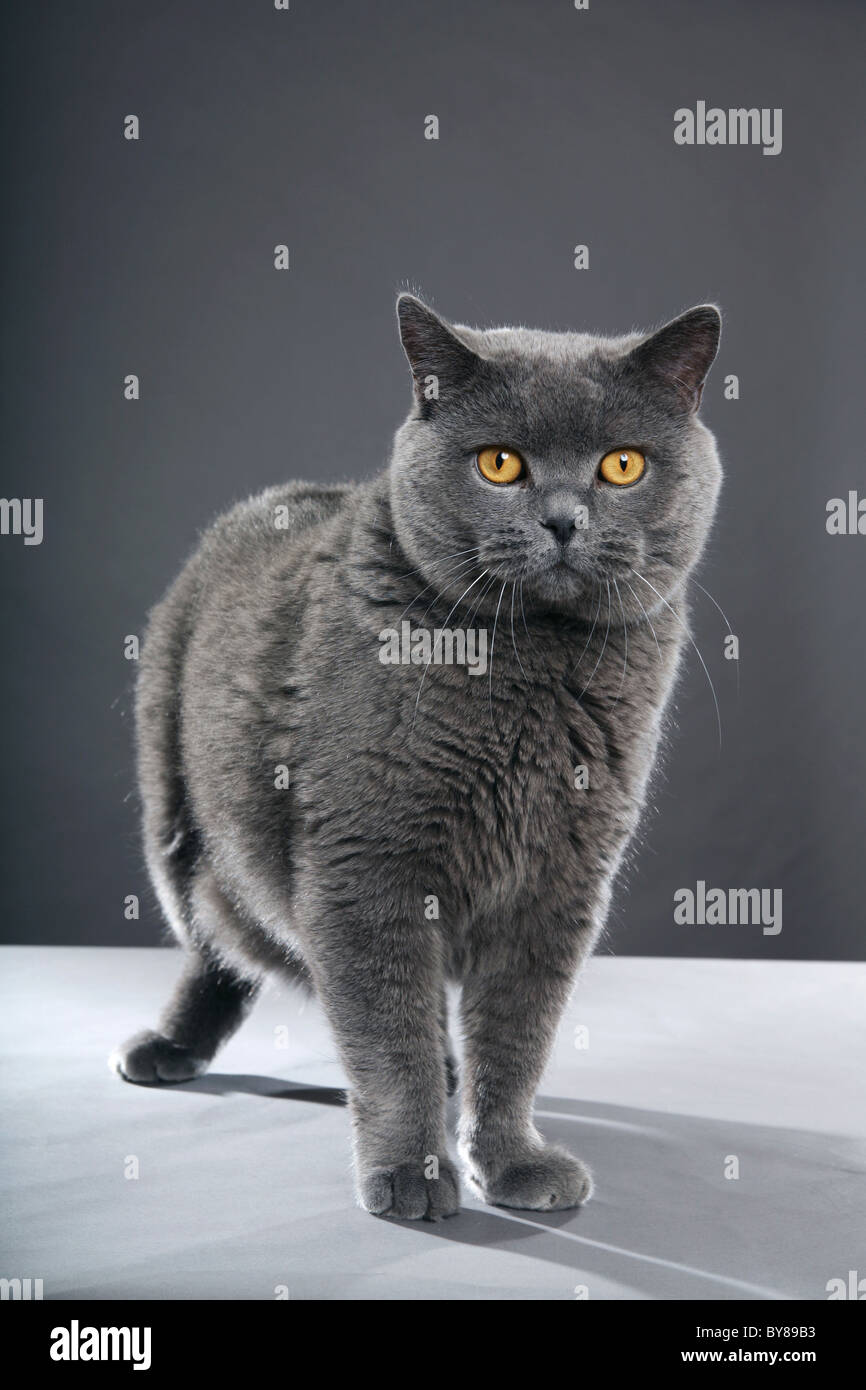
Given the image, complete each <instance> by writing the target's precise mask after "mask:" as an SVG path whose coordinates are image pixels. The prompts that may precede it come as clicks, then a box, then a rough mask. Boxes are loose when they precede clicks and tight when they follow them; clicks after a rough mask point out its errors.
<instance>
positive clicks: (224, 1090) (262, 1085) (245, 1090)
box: [172, 1071, 348, 1105]
mask: <svg viewBox="0 0 866 1390" xmlns="http://www.w3.org/2000/svg"><path fill="white" fill-rule="evenodd" d="M172 1089H173V1090H178V1091H198V1092H200V1093H201V1094H202V1095H207V1096H229V1095H248V1096H264V1097H266V1098H267V1099H268V1100H303V1101H307V1102H308V1103H309V1104H312V1105H346V1104H347V1102H348V1096H347V1095H346V1092H345V1091H344V1090H343V1089H342V1088H341V1087H339V1086H311V1085H309V1084H308V1083H307V1082H305V1081H286V1080H285V1079H280V1078H279V1077H276V1076H252V1075H245V1074H244V1073H235V1072H217V1071H212V1072H208V1073H207V1074H206V1075H205V1076H197V1077H196V1078H195V1080H194V1081H181V1082H179V1083H178V1084H177V1085H176V1086H175V1087H173V1088H172Z"/></svg>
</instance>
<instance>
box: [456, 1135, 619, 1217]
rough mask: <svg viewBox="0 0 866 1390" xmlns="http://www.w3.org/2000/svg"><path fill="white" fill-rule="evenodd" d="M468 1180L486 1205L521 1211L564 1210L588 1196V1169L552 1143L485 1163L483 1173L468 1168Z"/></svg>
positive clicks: (585, 1200)
mask: <svg viewBox="0 0 866 1390" xmlns="http://www.w3.org/2000/svg"><path fill="white" fill-rule="evenodd" d="M470 1181H471V1183H472V1185H473V1187H474V1188H475V1189H476V1191H477V1192H478V1193H479V1195H480V1196H481V1197H482V1198H483V1199H484V1201H485V1202H488V1203H489V1204H490V1206H494V1207H517V1208H519V1209H521V1210H523V1211H564V1210H566V1209H567V1208H569V1207H579V1206H580V1205H581V1204H582V1203H583V1202H588V1201H589V1199H590V1197H591V1196H592V1175H591V1173H590V1171H589V1169H588V1168H587V1167H586V1166H585V1165H584V1164H583V1163H581V1162H580V1159H578V1158H575V1157H574V1155H573V1154H570V1153H568V1152H567V1150H566V1149H558V1148H556V1147H554V1146H553V1145H547V1146H546V1147H545V1148H543V1149H539V1150H538V1152H537V1153H532V1154H526V1155H521V1157H519V1158H516V1159H514V1160H513V1161H508V1160H507V1159H506V1160H505V1161H503V1162H501V1163H497V1164H495V1165H492V1166H491V1165H489V1166H487V1167H486V1169H485V1171H483V1172H481V1171H479V1170H478V1168H477V1167H471V1169H470Z"/></svg>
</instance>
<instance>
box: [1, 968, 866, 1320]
mask: <svg viewBox="0 0 866 1390" xmlns="http://www.w3.org/2000/svg"><path fill="white" fill-rule="evenodd" d="M177 966H178V961H177V957H176V955H175V953H174V952H171V951H165V950H131V949H130V950H124V949H117V950H106V949H99V948H93V949H90V948H75V947H70V948H57V949H47V948H27V947H7V948H5V949H4V950H3V951H2V953H0V970H2V991H3V996H4V999H3V1009H2V1035H0V1036H2V1042H0V1051H2V1057H3V1088H2V1091H3V1114H4V1117H5V1118H4V1139H3V1149H4V1160H3V1164H2V1168H3V1176H2V1190H3V1196H2V1202H3V1236H2V1246H0V1249H2V1269H0V1273H2V1274H3V1275H5V1276H6V1277H7V1278H11V1277H15V1276H17V1277H21V1278H27V1277H30V1278H41V1279H43V1280H44V1289H45V1297H46V1298H68V1297H76V1298H112V1299H114V1298H117V1299H126V1298H158V1299H164V1298H226V1299H230V1298H273V1297H274V1290H275V1287H276V1286H278V1285H287V1286H288V1289H289V1293H290V1297H291V1298H292V1299H313V1298H327V1299H379V1298H381V1299H428V1298H430V1299H556V1300H562V1299H566V1300H571V1299H574V1297H575V1288H576V1286H578V1285H586V1286H587V1288H588V1294H589V1298H590V1299H611V1298H616V1299H635V1298H655V1299H671V1298H674V1299H682V1298H699V1299H736V1298H750V1299H772V1298H791V1297H793V1298H799V1299H823V1298H826V1291H825V1286H826V1283H827V1281H828V1280H829V1279H831V1278H836V1277H842V1278H846V1277H847V1272H848V1270H850V1269H857V1270H859V1271H860V1273H861V1275H862V1274H863V1273H866V1234H864V1233H866V1220H864V1216H866V1182H864V1171H866V1144H864V1138H866V1105H864V1084H863V1074H864V1065H863V1064H864V1027H863V1021H862V1020H863V1005H864V1001H866V966H864V965H850V964H841V965H840V964H814V963H795V962H773V963H767V962H757V961H751V962H742V961H686V960H658V959H654V960H643V959H636V958H633V957H632V958H627V959H620V960H616V959H610V958H607V957H602V958H599V959H596V960H594V961H592V962H591V964H590V966H589V967H588V969H587V971H586V972H585V974H584V977H583V979H582V981H581V983H580V986H579V987H578V990H577V991H576V994H575V998H574V1000H573V1003H572V1005H571V1007H570V1009H569V1013H568V1016H567V1018H566V1019H565V1020H564V1021H563V1025H562V1028H561V1029H560V1034H559V1041H558V1044H557V1048H556V1052H555V1056H554V1058H553V1061H552V1063H551V1066H550V1068H549V1069H548V1073H547V1076H546V1077H545V1080H544V1084H543V1085H542V1088H541V1093H540V1097H539V1102H538V1124H539V1127H540V1129H541V1130H542V1132H543V1133H544V1134H545V1135H546V1136H547V1137H548V1138H550V1139H554V1140H557V1141H559V1142H563V1143H566V1144H568V1146H569V1147H571V1148H572V1149H573V1150H574V1151H575V1152H576V1153H579V1154H580V1155H581V1157H583V1158H584V1159H586V1160H587V1161H588V1162H589V1164H590V1166H591V1167H592V1169H593V1172H594V1174H595V1178H596V1196H595V1198H594V1199H593V1201H592V1202H591V1203H590V1204H589V1206H587V1207H586V1208H585V1209H584V1210H583V1211H581V1212H563V1213H557V1214H553V1215H545V1216H540V1215H534V1214H532V1213H528V1212H527V1213H517V1212H507V1211H504V1210H500V1209H496V1208H490V1207H485V1206H483V1205H482V1204H481V1203H479V1202H477V1201H475V1200H474V1199H472V1198H470V1197H468V1196H465V1207H464V1210H463V1211H462V1212H461V1213H460V1214H459V1215H458V1216H456V1217H454V1218H453V1219H451V1220H449V1221H446V1222H443V1223H439V1224H436V1225H431V1224H428V1223H419V1224H414V1223H405V1224H399V1225H398V1224H394V1223H391V1222H387V1221H383V1220H377V1219H376V1218H374V1217H371V1216H368V1215H366V1214H365V1213H364V1212H362V1211H360V1210H359V1209H358V1208H356V1207H355V1206H354V1204H353V1193H352V1185H351V1176H350V1170H349V1138H348V1121H347V1116H346V1112H345V1110H344V1109H343V1108H342V1106H341V1105H339V1104H338V1103H334V1100H335V1098H334V1096H333V1095H332V1094H331V1093H330V1092H328V1091H325V1092H324V1093H322V1092H321V1091H319V1092H317V1091H316V1090H315V1088H323V1087H324V1088H327V1087H339V1086H341V1085H342V1082H343V1077H342V1073H341V1070H340V1067H339V1064H338V1062H337V1060H336V1057H335V1052H334V1047H333V1044H332V1043H331V1040H330V1037H329V1035H328V1032H327V1029H326V1028H325V1025H324V1023H323V1021H322V1018H321V1016H320V1013H319V1011H318V1008H317V1007H316V1006H315V1005H314V1004H311V1003H309V1002H307V1003H305V1002H304V1001H303V1000H302V999H301V998H300V997H299V996H298V995H296V994H293V993H291V992H289V991H285V992H283V993H278V992H276V990H274V991H272V992H271V993H270V994H269V995H268V996H267V997H266V998H265V999H263V1000H262V1001H261V1002H260V1003H259V1004H258V1005H257V1006H256V1009H255V1011H254V1013H253V1014H252V1016H251V1017H250V1018H249V1019H248V1020H247V1022H246V1024H245V1025H244V1027H243V1028H242V1029H241V1031H240V1033H238V1034H237V1036H236V1037H235V1038H234V1039H233V1040H232V1042H231V1043H230V1044H229V1045H228V1047H227V1048H226V1049H225V1051H224V1052H223V1053H222V1054H221V1055H220V1056H219V1057H218V1058H217V1059H216V1061H215V1063H214V1068H213V1071H212V1072H211V1074H210V1075H209V1076H207V1077H204V1078H202V1079H201V1080H199V1081H195V1082H190V1083H187V1084H186V1085H183V1086H180V1087H170V1088H165V1089H145V1088H142V1087H135V1086H129V1085H125V1084H124V1083H123V1082H121V1081H120V1080H119V1079H118V1078H116V1077H114V1076H112V1075H111V1074H110V1073H109V1071H108V1069H107V1067H106V1061H105V1059H106V1057H107V1054H108V1053H109V1051H110V1050H111V1048H112V1047H113V1046H114V1045H115V1044H116V1043H118V1042H119V1041H121V1040H122V1039H123V1038H125V1037H126V1036H127V1035H128V1034H129V1033H131V1032H133V1031H134V1030H136V1029H137V1028H139V1027H143V1026H145V1025H153V1024H154V1023H155V1021H156V1016H157V1014H158V1012H159V1009H160V1007H161V1005H162V1003H163V1001H164V999H165V997H166V996H167V994H168V991H169V989H170V987H171V984H172V982H173V979H174V977H175V974H176V972H177ZM281 1025H285V1026H286V1027H287V1029H288V1046H287V1047H279V1046H278V1045H277V1040H278V1034H277V1032H276V1030H277V1029H278V1028H279V1027H280V1026H281ZM578 1025H585V1026H586V1027H587V1028H588V1030H589V1047H588V1048H587V1049H585V1050H579V1049H577V1048H576V1047H575V1045H574V1037H575V1028H576V1027H577V1026H578ZM305 1088H314V1089H313V1090H312V1091H307V1090H305ZM129 1156H135V1157H136V1158H137V1159H138V1164H139V1172H140V1176H139V1178H138V1179H137V1180H129V1179H127V1178H125V1177H124V1166H125V1164H126V1163H127V1160H128V1157H129ZM728 1156H735V1157H736V1158H737V1159H738V1160H739V1169H740V1177H739V1179H737V1180H729V1179H726V1178H725V1176H724V1170H725V1164H726V1160H727V1159H728Z"/></svg>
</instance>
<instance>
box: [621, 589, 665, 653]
mask: <svg viewBox="0 0 866 1390" xmlns="http://www.w3.org/2000/svg"><path fill="white" fill-rule="evenodd" d="M622 582H623V584H625V586H626V588H627V589H631V595H632V598H633V599H634V601H635V603H636V604H637V606H638V608H639V609H640V611H641V612H642V613H643V615H644V617H645V618H646V620H647V623H648V624H649V630H650V632H651V633H652V635H653V639H654V641H655V644H656V651H657V652H658V654H659V661H662V660H663V658H662V649H661V647H660V646H659V639H658V638H657V637H656V630H655V628H654V627H653V625H652V620H651V618H650V615H649V613H648V612H647V611H646V609H645V608H644V606H643V604H642V603H641V601H640V599H639V598H638V596H637V594H636V593H635V591H634V589H632V586H631V585H630V584H629V582H628V580H627V579H624V580H623V581H622Z"/></svg>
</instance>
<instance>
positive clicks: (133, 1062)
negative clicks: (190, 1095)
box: [108, 1028, 208, 1086]
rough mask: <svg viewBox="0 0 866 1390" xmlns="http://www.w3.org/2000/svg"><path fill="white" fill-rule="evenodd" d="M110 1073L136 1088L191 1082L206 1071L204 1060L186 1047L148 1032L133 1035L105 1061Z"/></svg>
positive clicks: (146, 1030) (160, 1035) (145, 1030)
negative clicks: (114, 1072) (129, 1082)
mask: <svg viewBox="0 0 866 1390" xmlns="http://www.w3.org/2000/svg"><path fill="white" fill-rule="evenodd" d="M108 1065H109V1067H110V1068H111V1070H112V1071H116V1072H117V1073H118V1075H119V1076H122V1077H123V1079H124V1081H132V1082H134V1083H135V1085H137V1086H163V1085H166V1084H170V1083H171V1082H178V1081H191V1080H192V1078H193V1077H194V1076H201V1074H202V1072H205V1071H207V1068H208V1063H207V1059H206V1058H204V1057H196V1056H194V1054H193V1053H192V1052H190V1050H189V1048H188V1047H182V1046H181V1044H180V1043H176V1042H172V1041H171V1039H170V1038H164V1037H163V1035H162V1034H161V1033H154V1032H153V1031H152V1030H151V1029H150V1028H145V1029H144V1031H143V1032H141V1033H136V1034H135V1035H134V1037H131V1038H129V1039H128V1041H127V1042H125V1043H123V1044H122V1046H120V1047H119V1048H118V1049H117V1051H116V1052H112V1054H111V1056H110V1057H109V1059H108Z"/></svg>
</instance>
